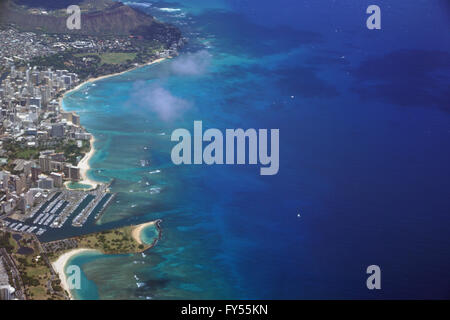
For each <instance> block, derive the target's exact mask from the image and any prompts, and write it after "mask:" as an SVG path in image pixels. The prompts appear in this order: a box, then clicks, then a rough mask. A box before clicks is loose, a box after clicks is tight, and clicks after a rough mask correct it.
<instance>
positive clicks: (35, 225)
mask: <svg viewBox="0 0 450 320" xmlns="http://www.w3.org/2000/svg"><path fill="white" fill-rule="evenodd" d="M108 187H109V185H107V184H105V185H99V186H98V187H97V188H96V189H94V190H91V191H82V190H62V191H56V192H54V193H50V194H49V195H48V196H47V199H48V200H44V201H43V202H42V203H40V204H38V205H37V206H36V208H35V209H34V210H33V211H32V212H30V213H29V214H28V215H26V216H24V217H23V218H22V217H20V218H21V219H20V221H19V220H18V219H17V217H14V218H15V219H13V218H11V217H8V218H5V219H3V220H1V221H0V225H2V226H3V227H4V228H6V229H9V230H12V231H17V232H23V233H33V234H36V235H37V236H40V235H43V234H44V233H45V232H47V231H48V230H51V229H55V228H62V227H63V226H65V224H66V222H67V220H69V219H70V218H71V217H73V219H72V221H71V226H73V227H82V226H83V225H84V224H85V223H86V221H87V220H88V219H89V217H90V216H92V215H94V218H95V219H98V218H99V217H100V216H101V214H102V213H103V212H104V210H105V209H106V207H107V206H108V205H109V204H110V202H111V200H112V199H113V198H114V194H111V193H109V191H108Z"/></svg>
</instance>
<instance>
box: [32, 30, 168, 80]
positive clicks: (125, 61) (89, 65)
mask: <svg viewBox="0 0 450 320" xmlns="http://www.w3.org/2000/svg"><path fill="white" fill-rule="evenodd" d="M105 38H108V37H107V36H105ZM122 40H123V39H122ZM123 41H124V40H123ZM127 41H129V42H130V43H131V45H130V47H129V48H128V49H127V50H125V51H124V50H122V51H105V52H86V51H84V50H82V49H80V50H78V49H71V50H67V51H65V52H60V53H56V54H53V55H50V56H40V57H34V58H33V59H31V61H30V65H31V66H40V67H51V68H54V69H66V70H68V71H69V72H74V73H76V74H78V76H79V77H80V79H82V80H85V79H88V78H91V77H99V76H103V75H108V74H112V73H118V72H122V71H125V70H127V69H130V68H132V67H133V66H134V64H136V63H137V64H143V63H147V62H149V61H151V60H155V59H156V58H157V55H156V53H157V52H159V51H161V50H162V49H165V48H166V46H165V45H163V44H162V43H161V42H159V41H156V40H152V41H149V40H136V39H128V38H127Z"/></svg>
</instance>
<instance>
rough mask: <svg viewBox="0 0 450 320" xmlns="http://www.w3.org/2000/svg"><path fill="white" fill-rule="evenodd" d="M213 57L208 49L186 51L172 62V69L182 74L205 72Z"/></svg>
mask: <svg viewBox="0 0 450 320" xmlns="http://www.w3.org/2000/svg"><path fill="white" fill-rule="evenodd" d="M211 58H212V56H211V54H210V53H209V52H208V51H206V50H201V51H198V52H195V53H186V54H183V55H181V56H180V57H178V58H176V59H175V60H174V61H173V62H172V64H171V71H172V72H173V73H175V74H181V75H199V74H203V73H205V72H206V70H207V69H208V67H209V65H210V64H211Z"/></svg>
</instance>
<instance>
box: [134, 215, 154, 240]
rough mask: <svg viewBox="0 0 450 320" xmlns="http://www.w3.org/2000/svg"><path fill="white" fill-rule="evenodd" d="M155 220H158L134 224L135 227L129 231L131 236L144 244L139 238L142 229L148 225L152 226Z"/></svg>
mask: <svg viewBox="0 0 450 320" xmlns="http://www.w3.org/2000/svg"><path fill="white" fill-rule="evenodd" d="M157 222H158V221H157V220H156V221H150V222H146V223H143V224H140V225H138V226H136V228H134V229H133V231H131V236H132V237H133V239H134V240H135V241H136V242H137V243H139V244H143V245H145V243H144V241H143V240H142V238H141V235H142V231H144V229H145V228H147V227H149V226H154V225H155V224H156V223H157Z"/></svg>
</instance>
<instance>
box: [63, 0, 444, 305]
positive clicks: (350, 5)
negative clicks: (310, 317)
mask: <svg viewBox="0 0 450 320" xmlns="http://www.w3.org/2000/svg"><path fill="white" fill-rule="evenodd" d="M372 2H373V1H365V0H363V1H339V2H338V1H332V0H321V1H309V0H295V1H294V0H282V1H277V2H275V1H268V0H264V1H263V0H260V1H256V0H255V1H254V0H248V1H245V0H233V1H225V0H224V1H219V0H216V1H207V0H196V1H194V0H191V1H188V0H184V1H182V0H179V1H176V2H175V1H164V2H160V1H159V2H156V1H155V2H152V1H144V0H141V1H139V2H137V1H135V2H134V4H133V2H127V4H130V5H134V6H136V7H137V8H140V9H141V10H144V11H146V12H148V13H150V14H152V15H154V16H156V17H157V18H158V19H160V20H163V21H167V22H170V23H173V24H175V25H177V26H178V27H179V28H180V29H181V30H182V31H183V33H184V35H185V36H186V37H188V38H189V43H188V45H187V46H186V48H185V49H184V51H183V52H182V54H181V55H180V56H179V57H178V58H175V59H173V60H170V61H164V62H162V63H160V64H155V65H151V66H147V67H144V68H140V69H137V70H134V71H131V72H128V73H125V74H123V75H120V76H117V77H113V78H109V79H106V80H101V81H97V82H96V83H95V84H87V85H85V86H84V87H82V88H81V89H80V90H78V91H76V92H74V93H72V94H70V95H68V96H67V97H66V98H65V99H64V107H65V108H66V109H69V110H75V111H77V112H78V113H79V114H80V115H81V122H82V124H83V125H84V126H85V127H86V128H87V129H88V130H89V131H90V132H92V133H93V134H94V136H95V137H96V144H95V148H96V149H97V152H96V154H95V156H94V157H93V159H92V160H91V167H92V170H91V171H90V172H89V174H90V176H91V177H92V178H94V179H96V180H100V181H110V180H113V185H112V189H113V191H114V192H117V193H118V196H117V198H116V201H115V203H113V205H111V206H110V207H109V209H108V210H107V212H106V213H105V215H104V216H103V217H102V219H101V220H100V222H99V225H97V226H93V227H92V228H107V227H109V226H111V225H120V224H130V223H131V222H132V223H137V222H143V221H149V220H155V219H159V218H160V219H162V220H163V222H162V224H161V226H162V229H163V237H162V239H161V241H159V242H158V245H157V246H156V247H154V248H152V249H151V250H149V251H148V252H146V254H144V255H143V256H141V255H131V256H128V255H127V256H113V257H105V256H102V255H97V256H92V255H91V256H89V257H84V256H80V257H77V258H74V259H73V260H72V262H71V263H73V264H78V265H80V266H81V267H82V270H83V277H84V278H83V279H85V280H84V281H86V283H87V284H86V285H85V286H83V287H82V289H81V291H79V292H77V293H76V296H77V297H78V298H84V299H97V298H99V299H180V298H193V299H202V298H206V299H212V298H216V299H219V298H237V299H240V298H251V299H296V298H302V299H317V298H318V299H322V298H340V299H347V298H348V299H350V298H359V299H362V298H363V299H365V298H367V299H377V298H449V295H450V292H449V288H450V279H449V277H448V275H447V270H448V268H449V267H450V256H449V254H448V251H449V248H450V238H449V237H448V234H449V231H450V217H449V213H450V196H449V190H450V167H449V165H448V164H449V163H450V113H449V112H450V104H449V97H450V40H449V38H448V34H449V31H450V23H449V18H450V7H449V5H448V2H447V1H445V0H444V1H438V0H434V1H420V0H417V1H406V0H402V1H387V0H383V1H381V0H380V1H377V2H378V5H380V7H381V9H382V30H376V31H370V30H368V29H367V28H366V26H365V20H366V18H367V17H368V15H367V14H366V13H365V10H366V8H367V6H368V5H370V4H373V3H372ZM149 4H150V5H149ZM168 9H169V10H168ZM195 120H202V121H203V126H204V127H205V128H218V129H221V130H225V129H226V128H243V129H247V128H269V129H270V128H279V129H280V171H279V173H278V174H277V175H275V176H260V175H259V166H225V165H218V166H206V165H196V166H174V165H173V164H172V162H171V159H170V151H171V149H172V147H173V146H174V143H173V142H171V141H170V134H171V132H172V131H173V130H174V129H177V128H187V129H189V130H190V131H191V132H192V130H193V121H195ZM140 160H148V161H149V166H147V167H142V166H141V165H140ZM372 264H376V265H379V266H380V267H381V270H382V290H380V291H369V290H368V289H367V288H366V279H367V276H368V275H367V274H366V268H367V267H368V266H369V265H372Z"/></svg>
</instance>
